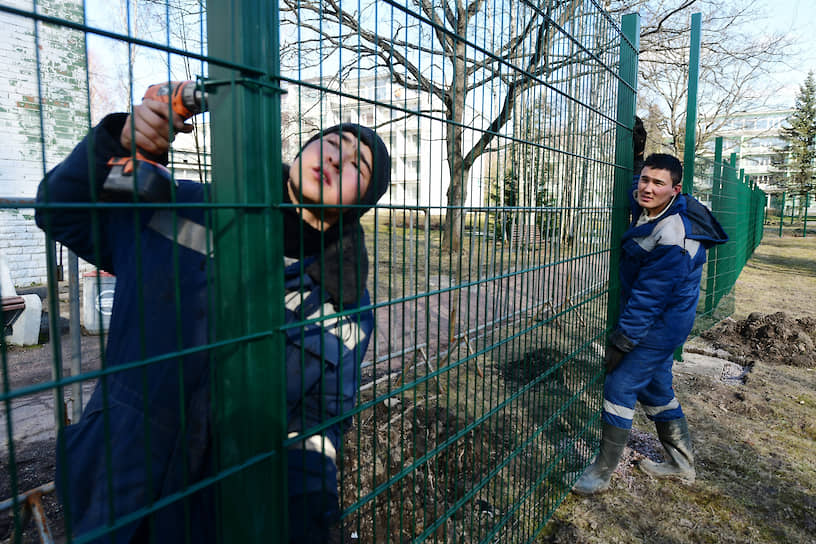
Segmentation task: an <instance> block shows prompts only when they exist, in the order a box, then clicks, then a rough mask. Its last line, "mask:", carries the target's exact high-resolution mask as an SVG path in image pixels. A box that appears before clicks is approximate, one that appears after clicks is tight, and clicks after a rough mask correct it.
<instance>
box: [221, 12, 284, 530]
mask: <svg viewBox="0 0 816 544" xmlns="http://www.w3.org/2000/svg"><path fill="white" fill-rule="evenodd" d="M278 16H279V15H278V3H277V2H266V1H260V0H255V1H252V0H244V1H237V2H211V3H209V5H208V12H207V22H208V39H209V53H210V55H211V56H212V57H213V58H214V59H219V61H216V62H211V63H210V77H211V79H212V80H213V83H214V84H215V87H214V88H213V89H212V91H211V98H210V111H211V125H212V130H211V134H212V135H213V136H212V140H213V142H212V149H213V161H212V179H213V180H214V181H213V183H212V186H211V188H212V196H213V203H214V205H215V206H216V209H215V211H214V212H213V216H214V217H213V219H214V229H213V239H214V240H213V241H214V249H215V256H214V267H213V268H214V270H213V276H214V277H213V280H214V294H215V299H214V312H213V314H214V316H215V323H214V327H215V329H214V330H215V337H216V339H217V340H219V341H226V340H230V341H232V343H230V344H229V345H228V346H227V347H225V348H221V349H219V350H218V351H217V353H216V354H215V355H214V361H217V365H216V376H215V380H214V382H215V386H214V388H215V391H214V398H215V406H216V408H215V418H216V419H215V440H216V446H215V452H216V455H217V457H218V469H219V470H220V471H221V473H222V474H223V473H224V471H227V473H228V475H227V476H225V478H224V479H223V480H222V481H221V482H220V484H219V488H218V501H219V502H218V507H219V528H218V530H219V533H220V534H219V536H220V538H221V541H222V542H245V543H250V542H259V543H260V542H271V541H273V540H274V541H278V542H286V541H287V537H286V534H287V531H286V521H285V520H286V505H287V501H286V496H287V491H286V456H285V455H282V451H283V450H282V442H283V439H284V438H285V436H286V407H285V398H286V388H285V373H284V372H285V370H284V369H285V366H286V365H285V364H284V362H283V360H282V357H283V356H282V354H283V353H284V351H285V344H284V338H283V333H282V332H281V331H280V327H281V325H282V324H283V319H284V313H283V308H284V305H283V247H282V244H283V240H282V237H281V235H280V233H281V232H282V221H281V216H280V213H279V204H280V200H281V195H282V185H281V183H282V180H281V178H282V174H281V140H280V138H281V135H280V115H281V112H280V87H279V81H280V80H279V71H280V70H279V58H280V57H279V52H278V39H279V36H278V29H279V21H278ZM220 59H225V60H223V61H221V60H220ZM230 64H235V65H236V66H240V68H237V67H236V68H233V67H232V66H230Z"/></svg>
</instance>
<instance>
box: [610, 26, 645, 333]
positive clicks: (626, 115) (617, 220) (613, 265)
mask: <svg viewBox="0 0 816 544" xmlns="http://www.w3.org/2000/svg"><path fill="white" fill-rule="evenodd" d="M621 27H622V31H623V39H622V40H621V45H620V72H619V80H618V116H617V117H618V118H617V123H618V124H617V129H616V131H615V164H616V165H617V168H616V169H615V188H614V191H613V194H612V217H611V222H612V225H611V240H610V244H611V245H610V248H611V250H610V252H609V298H608V301H607V313H606V325H607V329H608V330H611V329H612V328H613V327H614V326H615V324H616V323H617V321H618V314H619V313H620V277H619V275H618V267H619V265H620V251H621V247H620V246H621V240H622V239H623V233H624V232H625V231H626V227H627V225H628V224H629V191H630V190H631V188H632V168H633V167H634V149H633V146H632V130H633V129H634V124H635V99H636V95H637V71H638V52H639V51H640V16H639V15H638V14H636V13H630V14H628V15H624V16H623V18H622V20H621Z"/></svg>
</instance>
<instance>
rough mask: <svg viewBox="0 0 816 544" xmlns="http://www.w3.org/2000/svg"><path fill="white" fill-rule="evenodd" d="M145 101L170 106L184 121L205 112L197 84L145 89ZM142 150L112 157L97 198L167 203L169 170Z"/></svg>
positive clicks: (204, 100)
mask: <svg viewBox="0 0 816 544" xmlns="http://www.w3.org/2000/svg"><path fill="white" fill-rule="evenodd" d="M144 98H149V99H151V100H156V101H158V102H164V103H165V104H172V105H173V112H175V113H176V114H178V115H180V116H181V117H182V118H183V119H184V120H185V121H186V120H187V119H189V118H190V117H192V116H193V115H196V114H198V113H202V112H204V111H206V109H207V93H205V92H204V91H202V90H201V86H200V85H198V86H197V82H196V81H193V80H189V81H171V82H168V83H159V84H156V85H151V86H150V87H148V88H147V91H146V92H145V95H144ZM158 160H159V159H158V158H156V157H151V156H150V155H148V154H147V153H145V152H144V151H141V150H137V151H136V157H135V158H134V157H130V156H128V157H113V158H111V159H110V160H109V161H108V166H110V167H111V171H110V173H109V174H108V177H107V178H106V179H105V182H104V183H103V184H102V192H101V194H100V197H101V199H102V200H108V201H132V200H133V194H134V192H135V193H136V198H137V199H138V201H140V202H168V201H170V191H171V188H170V186H171V184H175V183H176V182H175V180H174V179H173V176H172V174H171V173H170V170H168V169H167V167H165V166H164V165H163V164H161V163H160V162H158Z"/></svg>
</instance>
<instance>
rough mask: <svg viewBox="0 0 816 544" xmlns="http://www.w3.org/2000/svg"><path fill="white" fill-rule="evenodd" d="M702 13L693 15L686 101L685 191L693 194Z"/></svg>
mask: <svg viewBox="0 0 816 544" xmlns="http://www.w3.org/2000/svg"><path fill="white" fill-rule="evenodd" d="M701 22H702V14H700V13H694V14H692V16H691V43H690V45H689V77H688V81H689V83H688V100H687V103H686V140H685V147H684V148H683V192H684V193H688V194H691V191H692V190H693V188H694V149H695V145H696V137H695V133H696V130H697V83H698V80H699V77H700V76H699V74H700V34H701Z"/></svg>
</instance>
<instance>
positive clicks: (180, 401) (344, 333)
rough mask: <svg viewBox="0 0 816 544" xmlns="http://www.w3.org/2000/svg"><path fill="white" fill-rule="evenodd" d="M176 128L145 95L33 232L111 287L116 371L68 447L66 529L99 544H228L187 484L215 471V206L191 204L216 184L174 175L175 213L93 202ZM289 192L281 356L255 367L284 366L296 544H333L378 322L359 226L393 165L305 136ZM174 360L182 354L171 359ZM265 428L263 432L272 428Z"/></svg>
mask: <svg viewBox="0 0 816 544" xmlns="http://www.w3.org/2000/svg"><path fill="white" fill-rule="evenodd" d="M171 123H172V125H173V128H174V132H175V133H178V132H189V131H190V130H192V127H191V126H190V125H185V124H184V121H183V119H182V118H181V117H180V116H178V115H177V114H173V116H172V119H170V118H168V109H167V105H166V104H164V103H161V102H157V101H152V100H149V99H146V100H144V101H143V102H142V103H141V104H139V105H137V106H134V108H133V112H132V113H131V114H129V115H128V114H124V113H115V114H111V115H108V116H107V117H105V118H104V119H103V120H102V121H101V122H100V123H99V125H97V126H96V127H94V128H93V129H92V131H91V133H90V134H89V135H88V136H87V137H86V138H85V139H84V140H83V141H82V142H80V143H79V144H78V145H77V147H76V148H75V149H74V150H73V152H72V153H71V154H70V155H69V156H68V157H67V158H66V159H65V160H64V161H62V162H61V163H60V164H59V165H57V166H56V167H55V168H54V169H53V170H52V171H50V172H49V173H48V174H47V175H46V177H45V178H44V179H43V180H42V182H41V183H40V188H39V191H38V195H37V201H38V203H39V204H43V205H42V206H40V207H38V208H37V212H36V219H37V224H38V225H39V226H40V227H41V228H42V229H44V230H46V231H47V232H48V233H49V234H50V235H51V236H52V237H53V238H54V239H56V240H59V241H60V242H61V243H63V244H65V245H66V246H68V247H69V248H71V249H72V250H73V251H74V252H75V253H77V255H79V256H80V257H81V258H83V259H85V260H87V261H88V262H90V263H91V264H93V265H95V266H97V267H98V268H99V269H102V270H106V271H108V272H111V273H112V274H114V275H116V289H115V293H114V307H113V315H112V316H111V321H110V328H109V335H108V343H107V348H106V351H105V355H106V357H105V363H106V366H107V368H108V369H109V372H108V373H107V374H106V375H105V377H104V378H103V379H101V380H100V382H99V384H97V387H96V388H95V390H94V393H93V394H92V396H91V399H90V400H89V402H88V404H87V406H86V407H85V410H84V411H83V414H82V418H81V420H80V421H79V422H78V423H76V424H74V425H70V426H68V427H65V428H64V429H62V430H61V432H60V434H59V437H58V447H57V451H59V452H60V455H58V457H57V475H56V484H57V494H58V496H59V498H60V500H61V501H62V503H63V504H64V505H65V506H66V509H65V511H66V518H67V523H66V525H67V526H68V527H70V528H71V532H72V536H74V537H80V536H84V537H86V538H89V541H90V542H93V543H95V544H99V543H108V542H111V543H112V542H122V543H139V542H155V543H176V542H184V541H190V542H214V541H216V539H217V538H218V534H217V531H216V530H215V517H216V512H217V508H216V504H215V497H214V495H215V494H214V487H213V486H212V485H206V486H201V487H200V488H199V489H192V490H191V489H190V487H189V486H194V484H196V483H197V482H200V481H202V480H203V479H206V478H209V477H213V476H214V475H215V468H216V467H215V466H214V465H215V463H214V459H213V455H212V449H213V448H212V444H213V437H212V435H211V427H212V424H211V417H212V415H211V412H212V409H211V406H210V400H209V399H210V391H211V388H212V384H211V381H210V376H211V373H212V372H217V368H212V366H211V361H210V358H209V355H208V351H207V350H202V349H200V348H201V346H204V345H206V344H207V343H208V342H209V341H210V340H209V338H208V332H209V331H210V329H211V327H210V325H209V321H208V315H207V310H208V307H209V306H208V301H209V300H210V298H211V297H210V295H211V292H210V290H209V285H210V283H209V279H208V277H207V270H208V268H209V266H208V260H209V259H210V258H211V256H212V254H211V249H212V248H211V247H210V244H209V236H208V235H209V233H208V225H210V224H211V223H210V221H208V219H207V215H208V213H209V211H208V210H206V209H205V207H202V206H185V204H196V203H201V202H206V201H207V200H208V198H209V196H208V190H207V189H208V188H207V186H206V185H204V184H201V183H196V182H192V181H185V180H179V181H178V185H177V187H176V191H175V202H176V203H178V204H180V206H177V207H173V208H168V209H165V208H163V207H156V208H142V209H141V210H138V211H134V209H132V208H130V207H112V208H106V209H94V206H93V205H92V204H93V203H94V202H95V197H94V195H98V194H99V193H100V191H101V189H102V186H103V183H104V180H105V178H106V176H107V175H108V172H109V171H110V167H109V166H108V162H109V160H110V159H111V158H112V157H121V156H126V155H128V154H129V153H130V150H131V148H132V144H133V143H134V142H132V141H131V138H133V136H134V135H135V143H136V145H138V147H139V148H140V149H142V150H144V151H147V152H149V153H151V154H152V155H154V156H165V157H166V154H167V151H168V148H169V145H170V140H171V138H170V136H171V131H170V130H169V127H170V124H171ZM283 179H284V187H283V195H282V196H283V203H284V204H283V206H282V213H283V216H284V232H283V233H282V236H283V239H284V254H285V259H284V263H281V265H283V266H284V281H285V288H286V296H285V304H286V311H285V318H286V324H287V327H286V328H285V330H286V335H287V339H286V352H285V353H284V354H282V355H281V358H280V359H278V358H275V360H271V361H261V362H259V364H270V365H280V364H284V363H285V364H286V372H287V412H288V413H287V416H288V437H287V439H286V442H285V444H286V446H287V448H288V450H287V454H288V455H287V459H288V468H289V471H288V489H289V508H288V510H289V528H290V531H289V532H290V539H289V541H290V542H305V543H308V542H321V543H322V542H330V541H332V539H333V538H334V537H336V536H337V521H338V520H339V513H340V505H339V501H338V486H337V482H338V470H337V466H338V463H339V461H340V459H338V452H342V448H341V447H340V446H341V442H342V435H343V432H344V431H345V430H346V429H347V428H348V427H349V422H350V416H349V415H348V414H350V411H351V410H352V409H353V408H354V404H355V402H356V393H357V389H358V386H359V365H360V363H361V361H362V358H363V356H364V354H365V352H366V349H367V347H368V343H369V340H370V338H371V334H372V330H373V326H374V319H373V314H372V312H371V310H370V309H367V308H368V307H369V306H370V301H369V297H368V291H367V290H366V274H367V271H368V264H367V257H366V251H365V244H364V236H363V231H362V227H361V226H360V223H359V219H360V216H361V215H362V214H363V213H365V211H367V210H368V209H370V208H371V207H372V206H374V205H375V204H376V202H377V200H378V199H379V198H380V197H381V196H382V195H383V194H384V193H385V191H386V190H387V189H388V185H389V182H390V159H389V156H388V151H387V149H386V147H385V144H384V143H383V142H382V140H381V139H380V138H379V137H378V136H377V135H376V134H375V133H374V132H373V131H371V130H370V129H367V128H364V127H360V126H358V125H350V124H343V125H338V126H336V127H332V128H330V129H327V130H325V131H323V132H322V133H320V134H319V135H317V136H315V137H314V138H313V139H311V140H309V141H308V142H307V144H306V145H305V146H304V148H303V149H302V150H301V152H300V153H299V154H298V156H297V157H296V158H295V161H294V162H293V165H292V167H291V168H288V167H285V168H284V176H283ZM46 204H56V206H54V207H49V206H47V205H46ZM64 204H68V205H67V206H66V205H64ZM257 281H259V282H260V281H265V278H257ZM145 293H149V294H150V296H145ZM360 308H363V309H360ZM178 316H183V318H182V319H179V318H178ZM180 350H181V351H186V354H185V355H184V356H183V357H177V358H168V357H167V356H168V354H173V353H175V352H178V351H180ZM150 359H156V360H155V361H152V362H150V363H149V364H139V362H141V361H145V360H150ZM281 359H283V360H281ZM215 363H216V364H217V361H215ZM120 366H124V367H125V368H124V369H117V368H115V367H120ZM131 367H132V368H131ZM182 395H183V398H182ZM327 422H331V423H327ZM253 423H255V424H257V427H258V430H259V432H264V427H265V426H264V422H263V421H258V422H253ZM272 492H273V493H274V492H279V491H278V490H272ZM180 493H184V494H185V496H184V497H183V499H181V500H179V499H171V498H170V497H173V496H174V495H175V494H180ZM188 521H189V523H188ZM111 522H115V523H114V525H113V526H111ZM92 535H96V536H92ZM268 539H269V541H278V540H279V539H280V535H268Z"/></svg>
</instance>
